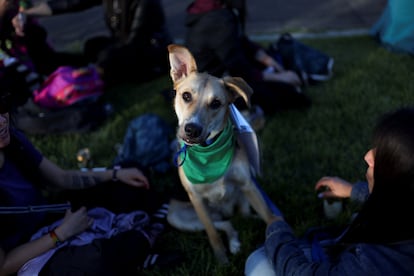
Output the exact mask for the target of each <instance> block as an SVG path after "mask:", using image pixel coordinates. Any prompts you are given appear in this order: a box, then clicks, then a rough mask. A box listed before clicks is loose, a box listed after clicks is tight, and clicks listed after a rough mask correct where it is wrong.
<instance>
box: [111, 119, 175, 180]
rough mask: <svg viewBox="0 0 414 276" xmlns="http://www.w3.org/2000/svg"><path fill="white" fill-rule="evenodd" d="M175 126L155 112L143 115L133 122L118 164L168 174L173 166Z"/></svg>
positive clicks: (118, 158)
mask: <svg viewBox="0 0 414 276" xmlns="http://www.w3.org/2000/svg"><path fill="white" fill-rule="evenodd" d="M173 134H174V131H173V128H172V127H171V126H170V125H169V124H168V123H167V122H166V121H164V120H163V119H162V118H161V117H159V116H158V115H155V114H150V113H147V114H143V115H141V116H138V117H136V118H135V119H133V120H132V121H130V123H129V125H128V128H127V130H126V133H125V136H124V141H123V144H122V148H121V150H120V151H119V153H118V156H117V157H116V158H115V160H114V164H115V165H121V166H123V167H127V166H138V167H140V168H142V169H151V170H154V171H156V172H161V173H165V172H166V171H167V170H169V169H170V167H171V156H172V151H171V149H170V143H171V140H172V139H171V138H172V136H173Z"/></svg>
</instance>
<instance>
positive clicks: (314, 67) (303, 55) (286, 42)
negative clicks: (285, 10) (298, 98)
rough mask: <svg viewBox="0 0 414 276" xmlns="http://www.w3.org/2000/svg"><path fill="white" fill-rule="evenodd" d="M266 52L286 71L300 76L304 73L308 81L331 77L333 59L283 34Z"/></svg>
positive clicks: (323, 79)
mask: <svg viewBox="0 0 414 276" xmlns="http://www.w3.org/2000/svg"><path fill="white" fill-rule="evenodd" d="M268 52H269V54H270V55H271V56H273V57H274V58H275V59H276V60H281V61H282V64H283V66H284V67H285V68H286V69H289V70H293V71H296V72H298V73H299V75H302V74H301V73H305V74H306V76H307V78H308V80H309V81H311V82H312V81H313V82H320V81H327V80H329V79H330V78H331V77H332V69H333V65H334V59H333V58H332V57H330V56H328V55H327V54H325V53H323V52H321V51H319V50H317V49H315V48H312V47H310V46H308V45H305V44H303V43H302V42H300V41H298V40H297V39H295V38H293V37H292V36H291V35H290V34H289V33H285V34H283V35H281V36H280V38H279V39H278V40H277V41H276V42H274V43H272V44H270V45H269V48H268Z"/></svg>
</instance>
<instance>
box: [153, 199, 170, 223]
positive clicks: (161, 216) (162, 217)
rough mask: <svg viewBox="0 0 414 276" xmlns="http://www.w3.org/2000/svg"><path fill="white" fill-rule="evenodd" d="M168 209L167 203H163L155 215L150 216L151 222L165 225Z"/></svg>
mask: <svg viewBox="0 0 414 276" xmlns="http://www.w3.org/2000/svg"><path fill="white" fill-rule="evenodd" d="M169 208H170V204H169V203H167V202H166V203H163V204H162V205H161V207H160V208H158V210H157V211H155V213H153V214H152V215H151V222H153V223H161V224H166V223H167V215H168V209H169Z"/></svg>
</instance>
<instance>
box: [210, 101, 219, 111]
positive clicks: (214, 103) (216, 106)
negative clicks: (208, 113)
mask: <svg viewBox="0 0 414 276" xmlns="http://www.w3.org/2000/svg"><path fill="white" fill-rule="evenodd" d="M220 106H221V102H220V101H219V100H217V99H216V100H213V101H212V102H211V103H210V107H211V108H212V109H217V108H219V107H220Z"/></svg>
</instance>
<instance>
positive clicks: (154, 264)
mask: <svg viewBox="0 0 414 276" xmlns="http://www.w3.org/2000/svg"><path fill="white" fill-rule="evenodd" d="M183 261H184V255H183V254H182V253H181V252H180V251H178V250H175V251H171V252H163V253H153V254H150V255H148V256H147V258H146V259H145V261H144V263H143V264H142V266H139V267H138V270H144V269H146V270H148V269H152V268H159V269H167V268H168V269H171V268H173V267H175V266H178V265H180V264H181V263H182V262H183Z"/></svg>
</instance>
